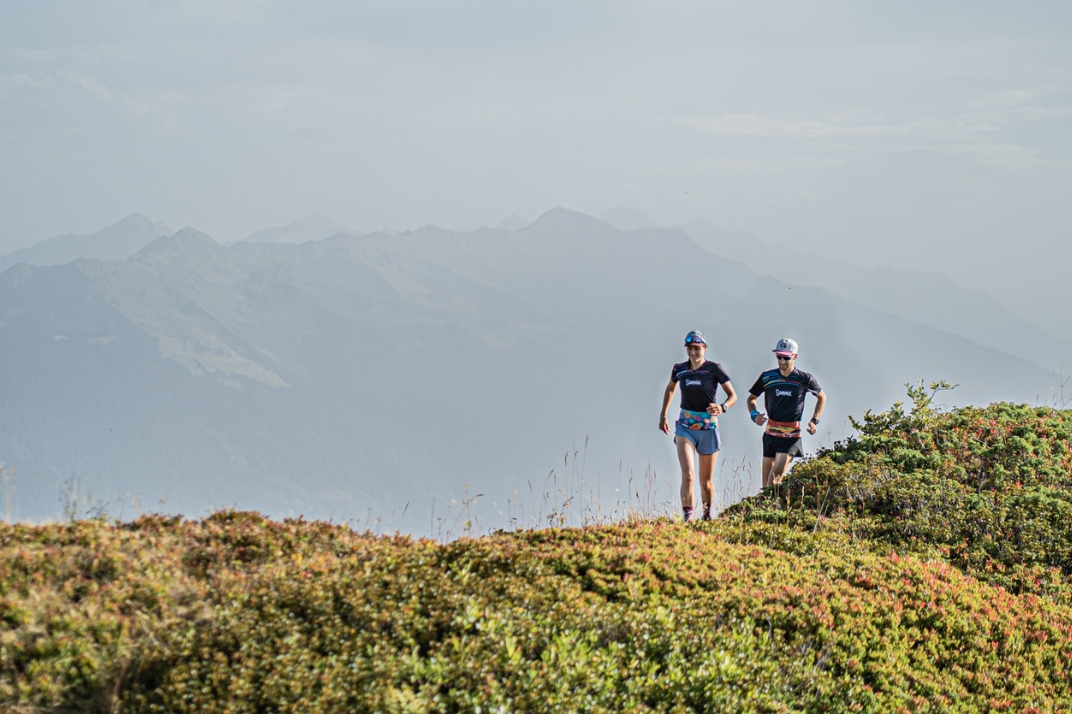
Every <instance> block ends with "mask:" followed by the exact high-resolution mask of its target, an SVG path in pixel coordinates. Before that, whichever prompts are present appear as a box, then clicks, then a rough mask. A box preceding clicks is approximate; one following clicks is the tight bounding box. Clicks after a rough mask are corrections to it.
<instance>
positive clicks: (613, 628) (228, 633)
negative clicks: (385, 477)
mask: <svg viewBox="0 0 1072 714" xmlns="http://www.w3.org/2000/svg"><path fill="white" fill-rule="evenodd" d="M764 543H766V544H768V545H763V544H764ZM769 545H776V546H779V548H781V549H776V548H772V547H769ZM3 548H4V551H5V557H4V559H3V563H4V565H3V572H2V582H3V583H4V591H3V599H2V604H0V609H2V620H3V622H4V630H3V635H2V642H3V644H2V649H0V651H2V662H0V664H2V667H3V670H2V680H0V681H2V683H3V684H2V686H3V690H2V691H0V696H2V697H3V699H2V700H0V701H3V702H4V703H5V704H6V705H7V706H9V707H15V706H21V707H23V708H24V710H25V711H32V710H33V707H32V706H31V705H34V706H37V707H41V708H67V709H69V710H82V711H171V712H175V711H191V712H192V711H202V712H212V711H220V712H223V711H231V712H239V711H250V712H253V711H268V710H271V711H295V712H297V711H303V712H317V711H349V710H381V711H461V710H473V709H475V707H476V706H478V705H479V706H482V707H483V708H484V710H485V711H487V710H489V709H491V710H494V709H496V708H497V707H502V708H504V709H506V710H514V711H516V710H526V709H527V710H559V711H576V710H583V711H616V710H621V709H638V710H644V709H651V710H661V711H666V710H674V709H678V710H685V709H693V710H706V711H789V710H798V709H800V710H810V711H845V710H848V711H851V710H853V709H856V710H863V711H868V710H897V709H901V710H904V711H913V710H922V709H926V708H927V706H929V705H933V706H940V708H941V709H942V710H958V709H959V710H962V711H975V710H979V709H987V708H992V709H996V710H1001V709H1003V708H1006V709H1008V710H1009V711H1024V710H1028V709H1030V708H1031V707H1036V708H1037V709H1038V710H1040V711H1053V710H1056V709H1060V708H1069V707H1070V706H1072V700H1070V696H1072V695H1070V694H1069V691H1070V687H1069V684H1070V677H1069V673H1068V672H1067V671H1066V669H1065V663H1066V662H1068V661H1069V659H1068V658H1069V655H1070V654H1072V634H1070V633H1072V611H1070V610H1069V609H1068V608H1066V607H1064V606H1061V605H1058V604H1055V603H1053V602H1051V601H1049V600H1048V599H1046V598H1039V597H1036V596H1034V595H1029V594H1028V595H1020V596H1017V595H1012V594H1010V593H1008V592H1006V591H1005V590H1003V589H1000V588H995V587H993V586H990V585H987V584H985V583H981V582H979V581H978V580H976V579H973V578H970V577H967V576H965V575H963V574H962V573H960V572H959V571H958V570H956V569H955V568H953V567H951V566H949V565H946V564H944V563H936V562H930V563H928V562H923V561H921V560H919V559H916V558H913V557H901V556H896V555H891V556H882V555H877V554H874V553H870V552H866V551H865V550H862V549H858V548H856V547H854V546H853V545H852V544H851V543H850V542H849V541H848V540H847V539H844V538H841V537H839V536H833V535H825V536H824V535H819V534H816V535H807V534H801V533H793V532H791V531H788V530H786V528H785V527H784V526H768V525H764V524H756V525H754V526H749V525H747V524H740V523H729V522H724V523H718V524H713V525H710V526H703V525H699V526H685V525H680V524H670V523H665V522H657V523H639V524H635V525H620V526H614V527H603V528H591V529H580V530H549V531H541V532H533V533H524V534H514V535H499V536H494V537H489V538H484V539H480V540H475V541H462V542H456V543H452V544H447V545H440V544H435V543H432V542H428V541H411V540H409V539H390V538H374V537H368V536H364V535H360V534H356V533H353V532H350V531H348V530H346V529H344V528H340V527H334V526H329V525H325V524H319V523H303V522H290V523H275V522H271V521H268V520H265V519H261V518H259V517H257V516H256V515H255V514H244V513H223V514H219V515H217V516H215V517H213V518H210V519H208V520H206V521H204V522H198V523H177V522H175V521H169V520H164V519H159V518H147V519H142V520H140V521H138V522H135V523H133V524H128V525H125V526H110V525H106V524H102V523H93V522H84V523H76V524H73V525H71V526H52V527H47V528H26V527H16V528H11V529H7V530H6V531H5V534H4V542H3ZM786 548H787V549H788V550H782V549H786ZM682 708H684V709H682ZM15 711H18V709H15Z"/></svg>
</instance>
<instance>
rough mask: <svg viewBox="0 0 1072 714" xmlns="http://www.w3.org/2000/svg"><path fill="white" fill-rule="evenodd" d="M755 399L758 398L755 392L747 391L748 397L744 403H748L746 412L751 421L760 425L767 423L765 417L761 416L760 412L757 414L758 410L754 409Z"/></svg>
mask: <svg viewBox="0 0 1072 714" xmlns="http://www.w3.org/2000/svg"><path fill="white" fill-rule="evenodd" d="M756 399H758V397H757V396H756V395H755V394H752V393H751V392H749V393H748V399H746V400H745V403H746V404H747V405H748V414H749V416H750V417H751V419H752V422H753V423H755V424H759V425H760V426H762V425H763V424H766V423H767V417H765V416H763V415H762V414H758V412H759V410H758V409H756Z"/></svg>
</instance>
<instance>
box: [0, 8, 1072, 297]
mask: <svg viewBox="0 0 1072 714" xmlns="http://www.w3.org/2000/svg"><path fill="white" fill-rule="evenodd" d="M1070 38H1072V3H1068V2H1067V0H1064V1H1058V2H1036V3H1009V2H1001V3H996V2H980V1H979V0H973V1H972V2H962V3H932V2H918V3H917V2H885V3H879V2H868V3H860V2H809V3H800V2H759V3H757V2H740V3H723V2H710V1H703V2H676V3H675V2H665V1H664V2H657V3H656V2H650V3H635V2H624V1H623V0H614V1H613V2H578V1H577V0H570V1H569V2H554V1H550V0H542V1H541V2H525V3H521V2H509V1H506V0H494V1H491V0H489V1H488V2H482V1H481V2H476V1H474V2H464V1H457V2H433V1H412V2H411V1H407V0H390V1H387V2H353V1H347V2H342V1H327V0H302V1H301V2H291V1H289V0H279V1H275V2H256V1H253V0H246V1H243V0H228V2H223V3H221V2H219V1H218V0H190V1H186V0H171V1H167V0H159V1H155V2H138V1H136V0H122V1H120V0H114V1H110V2H104V1H99V2H98V1H87V0H78V1H76V2H74V1H72V2H51V1H49V0H41V1H38V2H30V1H23V0H10V1H9V2H4V3H3V4H2V5H0V215H2V216H3V220H2V221H0V250H2V251H5V252H6V251H7V250H11V249H13V248H16V247H20V246H22V245H26V244H29V243H32V242H34V241H37V240H40V239H42V238H46V237H49V236H52V235H55V234H59V233H66V232H73V233H89V232H92V231H94V230H97V229H99V228H101V227H102V226H104V225H106V224H109V223H112V222H114V221H116V220H118V219H119V218H121V217H123V216H124V215H126V214H128V213H130V212H133V211H140V212H142V213H145V214H146V215H148V216H150V217H151V218H153V219H154V220H159V221H163V222H164V223H167V224H168V225H171V226H173V227H175V228H179V227H182V226H185V225H194V226H196V227H198V228H200V229H201V230H204V231H206V232H208V233H209V234H211V235H213V236H216V237H217V238H219V239H221V240H233V239H237V238H241V237H244V236H245V235H247V234H249V233H251V232H253V231H255V230H258V229H261V228H264V227H267V226H271V225H280V224H285V223H288V222H290V221H292V220H294V219H296V218H300V217H302V216H305V215H308V214H311V213H314V212H318V213H323V214H325V215H327V216H330V217H331V218H333V219H335V220H336V221H339V222H340V223H342V224H344V225H347V226H350V227H352V228H355V229H374V228H382V227H393V228H412V227H417V226H419V225H422V224H426V223H435V224H438V225H442V226H445V227H449V228H460V227H468V226H476V225H481V224H495V223H497V222H498V221H499V220H500V219H502V218H504V217H506V216H508V215H510V214H517V215H519V216H521V217H522V218H526V219H532V218H535V217H536V216H537V215H539V214H540V213H542V212H543V211H544V210H546V209H548V208H551V207H555V206H565V207H568V208H572V209H575V210H579V211H584V212H587V213H591V214H594V215H599V214H600V213H602V212H603V211H605V210H607V209H610V208H614V207H618V206H628V207H631V208H636V209H640V210H643V211H646V212H648V213H650V214H651V215H652V216H654V217H655V218H656V219H658V220H659V221H661V222H663V223H677V222H686V221H691V220H694V219H697V218H703V219H706V220H708V221H710V222H711V223H713V224H715V225H717V226H720V227H723V228H729V229H736V228H741V229H746V230H749V231H751V232H753V233H755V234H756V235H757V236H759V237H760V238H763V239H764V240H767V241H769V242H772V243H787V244H788V243H794V244H796V245H797V246H799V247H801V248H803V249H806V250H812V251H815V252H817V253H821V254H825V255H836V256H841V257H843V258H845V259H848V260H851V261H854V262H859V263H861V264H879V263H888V264H892V265H900V266H913V265H915V266H918V267H931V268H934V269H941V270H943V271H945V272H948V273H949V274H951V275H953V276H954V277H955V278H957V279H958V280H960V281H961V282H964V283H966V284H972V285H991V286H993V285H1005V286H1006V289H1008V286H1026V285H1028V284H1033V285H1035V286H1036V287H1038V286H1041V287H1043V288H1044V289H1046V290H1050V291H1051V292H1053V293H1054V294H1065V295H1072V292H1069V291H1068V288H1066V287H1065V286H1064V282H1065V278H1064V274H1065V273H1066V272H1067V270H1068V268H1067V266H1068V265H1070V264H1072V246H1070V243H1072V241H1070V240H1069V238H1070V237H1072V39H1070ZM1061 291H1065V292H1063V293H1062V292H1061Z"/></svg>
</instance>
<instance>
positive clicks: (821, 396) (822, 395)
mask: <svg viewBox="0 0 1072 714" xmlns="http://www.w3.org/2000/svg"><path fill="white" fill-rule="evenodd" d="M825 408H826V392H824V391H823V390H821V389H820V390H819V393H818V394H816V395H815V413H814V414H812V415H811V418H812V419H813V421H809V422H808V433H809V434H814V433H815V432H816V431H817V429H816V427H815V423H814V422H817V421H819V417H821V416H822V415H823V409H825Z"/></svg>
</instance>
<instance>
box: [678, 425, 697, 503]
mask: <svg viewBox="0 0 1072 714" xmlns="http://www.w3.org/2000/svg"><path fill="white" fill-rule="evenodd" d="M674 443H675V444H677V460H678V463H679V464H681V507H682V508H692V504H693V495H692V482H693V481H694V480H695V477H696V467H695V466H694V465H693V464H694V462H695V460H696V459H695V456H696V447H695V446H694V445H693V443H692V442H691V441H689V440H688V439H685V438H682V437H680V436H675V437H674Z"/></svg>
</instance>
